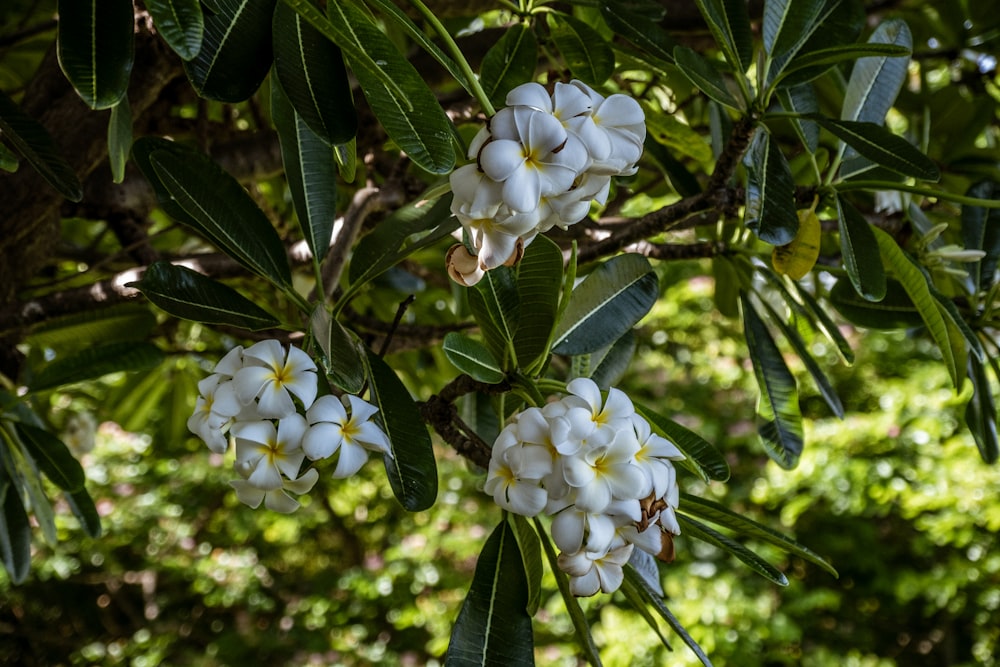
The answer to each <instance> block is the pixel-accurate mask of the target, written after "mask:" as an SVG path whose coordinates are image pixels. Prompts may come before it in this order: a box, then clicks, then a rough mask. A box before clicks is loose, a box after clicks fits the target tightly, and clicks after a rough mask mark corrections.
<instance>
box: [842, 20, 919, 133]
mask: <svg viewBox="0 0 1000 667" xmlns="http://www.w3.org/2000/svg"><path fill="white" fill-rule="evenodd" d="M868 42H869V43H870V44H887V45H892V46H897V47H900V48H902V49H904V51H905V52H904V53H903V54H902V56H901V55H898V54H897V55H881V56H872V57H867V58H859V59H858V61H857V62H856V63H855V64H854V69H853V70H852V71H851V78H850V80H849V81H848V83H847V90H846V91H845V92H844V104H843V106H842V108H841V111H840V118H841V120H848V121H860V122H869V123H876V124H878V125H881V124H882V123H884V122H885V115H886V113H888V112H889V109H890V108H891V107H892V104H893V102H895V101H896V96H897V95H898V94H899V90H900V88H902V86H903V83H904V82H905V81H906V76H907V74H906V70H907V66H908V65H909V58H908V57H906V55H907V54H906V52H908V51H910V50H912V48H913V37H912V36H911V35H910V28H909V27H908V26H907V25H906V22H905V21H903V20H902V19H888V20H886V21H883V22H882V23H880V24H879V26H878V27H877V28H876V29H875V31H874V32H873V33H872V35H871V37H869V38H868Z"/></svg>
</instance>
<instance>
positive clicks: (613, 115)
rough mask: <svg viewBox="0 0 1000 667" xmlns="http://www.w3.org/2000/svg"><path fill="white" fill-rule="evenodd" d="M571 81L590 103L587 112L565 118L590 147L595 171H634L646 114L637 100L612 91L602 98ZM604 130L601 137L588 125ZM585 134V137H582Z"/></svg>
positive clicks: (644, 129)
mask: <svg viewBox="0 0 1000 667" xmlns="http://www.w3.org/2000/svg"><path fill="white" fill-rule="evenodd" d="M571 85H573V86H576V87H577V88H578V89H580V90H581V91H582V92H583V93H585V94H586V95H587V96H588V97H589V98H590V99H591V102H592V103H593V108H592V111H591V114H590V116H578V117H577V118H576V119H572V120H570V121H568V122H567V127H568V128H569V129H570V131H571V132H575V133H576V134H578V135H579V136H581V138H582V140H583V142H584V143H585V144H586V146H587V148H588V150H589V151H590V154H591V157H592V158H593V160H594V163H593V164H592V165H591V167H590V170H591V171H593V172H595V173H604V174H617V175H622V176H625V175H630V174H634V173H635V163H636V161H638V159H639V156H641V155H642V142H643V141H645V139H646V116H645V114H644V113H643V111H642V107H641V106H639V103H638V102H636V101H635V100H634V99H632V98H631V97H629V96H628V95H622V94H615V95H611V96H610V97H607V98H604V97H602V96H601V95H600V94H599V93H597V92H596V91H594V90H593V89H592V88H590V87H589V86H587V85H586V84H585V83H583V82H582V81H577V80H574V81H572V82H571ZM590 123H593V124H594V126H595V127H596V128H597V129H598V130H600V131H601V132H603V134H604V137H605V138H606V140H607V142H606V143H605V141H604V140H601V139H598V136H599V134H597V133H594V132H593V131H592V129H591V128H590V127H589V124H590ZM584 137H586V138H584Z"/></svg>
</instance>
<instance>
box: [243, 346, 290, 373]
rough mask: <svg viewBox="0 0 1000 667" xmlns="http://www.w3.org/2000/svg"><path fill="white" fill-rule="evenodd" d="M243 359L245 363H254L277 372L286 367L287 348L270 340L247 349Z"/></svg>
mask: <svg viewBox="0 0 1000 667" xmlns="http://www.w3.org/2000/svg"><path fill="white" fill-rule="evenodd" d="M243 359H244V363H247V362H249V361H254V362H258V363H260V364H262V365H264V366H267V367H268V368H272V369H275V370H277V369H279V368H281V367H282V366H284V365H285V348H283V347H282V346H281V343H279V342H278V341H276V340H275V339H273V338H268V339H267V340H262V341H260V342H258V343H254V344H253V345H251V346H250V347H248V348H247V349H245V350H244V351H243Z"/></svg>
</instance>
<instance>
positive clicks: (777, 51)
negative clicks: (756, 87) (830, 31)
mask: <svg viewBox="0 0 1000 667" xmlns="http://www.w3.org/2000/svg"><path fill="white" fill-rule="evenodd" d="M826 5H828V3H827V1H826V0H799V1H798V2H793V1H792V0H768V1H767V2H765V3H764V16H763V20H762V21H761V32H762V34H763V38H764V53H765V54H766V60H765V63H764V67H765V75H764V79H765V80H766V81H773V80H774V79H775V78H776V77H777V76H778V75H779V74H780V73H781V70H782V69H783V68H784V67H785V65H786V64H787V63H788V61H789V60H791V59H792V58H794V57H795V55H796V54H797V53H798V52H799V50H800V49H801V48H802V46H803V45H804V44H805V43H806V42H807V41H808V40H809V38H810V37H812V35H813V32H814V31H815V30H816V29H817V28H818V27H819V25H820V24H821V23H822V22H823V19H824V18H825V16H824V14H825V11H824V10H826V11H829V9H828V8H826V7H825V6H826Z"/></svg>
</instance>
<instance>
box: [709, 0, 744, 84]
mask: <svg viewBox="0 0 1000 667" xmlns="http://www.w3.org/2000/svg"><path fill="white" fill-rule="evenodd" d="M695 4H696V5H698V10H699V11H700V12H701V15H702V16H703V17H704V18H705V23H707V24H708V29H709V30H711V32H712V36H713V37H715V41H716V42H717V43H718V44H719V48H721V49H722V52H723V54H724V55H725V56H726V60H728V61H729V64H730V65H732V66H733V68H734V69H735V70H736V71H737V73H738V74H741V73H743V72H746V71H747V69H749V68H750V64H751V63H752V62H753V36H752V34H751V32H750V17H749V15H748V14H747V6H746V3H745V2H743V1H742V0H695Z"/></svg>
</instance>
